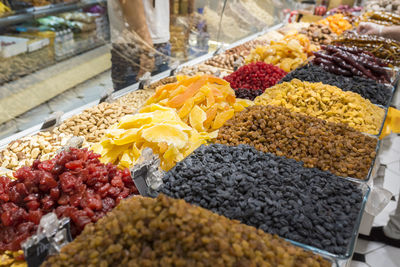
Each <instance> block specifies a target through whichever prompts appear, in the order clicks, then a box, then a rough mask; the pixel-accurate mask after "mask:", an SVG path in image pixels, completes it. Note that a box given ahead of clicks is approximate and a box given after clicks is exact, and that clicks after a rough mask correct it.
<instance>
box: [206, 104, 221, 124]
mask: <svg viewBox="0 0 400 267" xmlns="http://www.w3.org/2000/svg"><path fill="white" fill-rule="evenodd" d="M217 111H218V105H216V104H214V105H213V106H212V107H211V108H209V109H208V110H207V111H206V116H207V118H206V120H205V121H204V127H205V128H210V126H211V123H212V122H213V121H214V118H215V116H216V115H217Z"/></svg>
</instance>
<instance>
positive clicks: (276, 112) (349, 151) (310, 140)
mask: <svg viewBox="0 0 400 267" xmlns="http://www.w3.org/2000/svg"><path fill="white" fill-rule="evenodd" d="M216 142H217V143H221V144H227V145H233V146H235V145H239V144H249V145H252V146H254V147H255V148H256V149H258V150H261V151H263V152H270V153H274V154H276V155H278V156H285V157H287V158H292V159H295V160H297V161H303V162H304V166H305V167H308V168H314V167H316V168H319V169H321V170H323V171H330V172H331V173H333V174H336V175H338V176H343V177H348V176H350V177H354V178H359V179H365V178H367V175H368V172H369V169H370V167H371V165H372V161H373V159H374V157H375V155H376V153H375V149H376V145H377V139H376V138H372V137H369V136H367V135H364V134H362V133H360V132H358V131H356V130H354V129H352V128H350V127H348V126H347V125H345V124H341V123H331V122H327V121H324V120H321V119H318V118H314V117H310V116H306V115H303V114H300V113H296V112H290V111H289V110H288V109H286V108H282V107H274V106H252V107H249V108H247V109H245V110H244V111H242V112H240V113H237V114H235V116H234V117H233V118H232V119H231V120H229V121H227V122H226V123H225V125H224V126H223V127H222V128H220V130H219V134H218V137H217V139H216Z"/></svg>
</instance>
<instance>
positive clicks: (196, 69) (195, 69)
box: [178, 64, 233, 78]
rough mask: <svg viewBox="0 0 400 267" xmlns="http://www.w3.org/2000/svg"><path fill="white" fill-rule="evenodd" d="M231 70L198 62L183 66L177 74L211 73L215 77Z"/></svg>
mask: <svg viewBox="0 0 400 267" xmlns="http://www.w3.org/2000/svg"><path fill="white" fill-rule="evenodd" d="M232 72H233V71H231V70H224V69H220V68H217V67H213V66H209V65H206V64H199V65H195V66H186V67H183V68H182V69H181V70H180V71H179V72H178V74H179V75H186V76H194V75H197V74H199V75H213V76H217V77H221V78H222V77H225V76H227V75H229V74H231V73H232Z"/></svg>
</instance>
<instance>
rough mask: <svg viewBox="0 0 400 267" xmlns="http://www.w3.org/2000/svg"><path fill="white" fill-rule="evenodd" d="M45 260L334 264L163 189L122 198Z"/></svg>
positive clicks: (72, 263) (103, 263)
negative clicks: (151, 194)
mask: <svg viewBox="0 0 400 267" xmlns="http://www.w3.org/2000/svg"><path fill="white" fill-rule="evenodd" d="M42 266H52V267H55V266H299V267H300V266H321V267H322V266H331V263H329V262H327V261H326V260H324V259H323V258H321V257H320V256H317V255H315V254H313V253H311V252H307V251H304V250H303V249H301V248H299V247H295V246H293V245H291V244H290V243H289V242H287V241H285V240H283V239H282V238H279V237H278V236H272V235H270V234H267V233H265V232H263V231H262V230H257V229H256V228H254V227H251V226H247V225H244V224H241V223H239V222H238V221H235V220H229V219H227V218H226V217H223V216H220V215H217V214H215V213H212V212H211V211H209V210H206V209H203V208H200V207H198V206H194V205H193V206H192V205H190V204H188V203H186V202H185V201H184V200H176V199H172V198H168V197H166V196H164V195H160V196H158V197H157V198H156V199H151V198H143V197H133V198H130V199H127V200H126V201H122V202H121V203H120V205H118V206H117V207H116V208H115V209H114V210H112V211H111V212H109V213H108V214H107V216H105V217H104V218H103V219H101V220H99V221H98V222H97V223H96V224H90V225H87V226H86V227H85V230H84V231H83V232H82V234H81V235H79V236H78V237H77V238H76V239H75V240H74V241H73V242H72V243H70V244H68V245H66V246H65V247H63V248H62V250H61V253H60V254H59V255H57V256H53V257H51V258H49V259H48V260H47V261H46V262H45V263H44V264H43V265H42Z"/></svg>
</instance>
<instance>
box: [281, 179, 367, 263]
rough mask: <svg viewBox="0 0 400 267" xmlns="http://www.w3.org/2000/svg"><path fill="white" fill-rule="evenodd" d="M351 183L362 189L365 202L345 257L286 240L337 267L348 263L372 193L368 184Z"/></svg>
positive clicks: (355, 223) (353, 181)
mask: <svg viewBox="0 0 400 267" xmlns="http://www.w3.org/2000/svg"><path fill="white" fill-rule="evenodd" d="M349 181H350V182H352V183H354V184H356V185H357V186H358V188H359V189H361V191H362V193H363V200H362V203H361V208H360V211H359V213H358V216H357V219H356V221H355V222H354V226H353V232H352V236H351V239H350V241H349V243H348V245H347V248H346V253H345V254H343V255H339V254H334V253H331V252H328V251H325V250H323V249H319V248H316V247H313V246H309V245H305V244H303V243H299V242H296V241H292V240H290V239H286V240H287V241H289V242H291V243H292V244H294V245H296V246H299V247H302V248H303V249H306V250H309V251H312V252H314V253H315V254H318V255H321V256H323V257H324V258H325V259H329V260H330V261H332V262H333V263H334V264H335V265H336V266H342V264H343V262H344V261H348V260H349V259H350V257H352V255H353V253H354V249H355V245H356V241H357V237H358V231H359V228H360V224H361V219H362V216H363V213H364V209H365V204H366V203H367V200H368V196H369V193H370V191H371V189H370V187H369V186H368V185H367V184H366V183H362V182H359V181H355V180H349Z"/></svg>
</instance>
